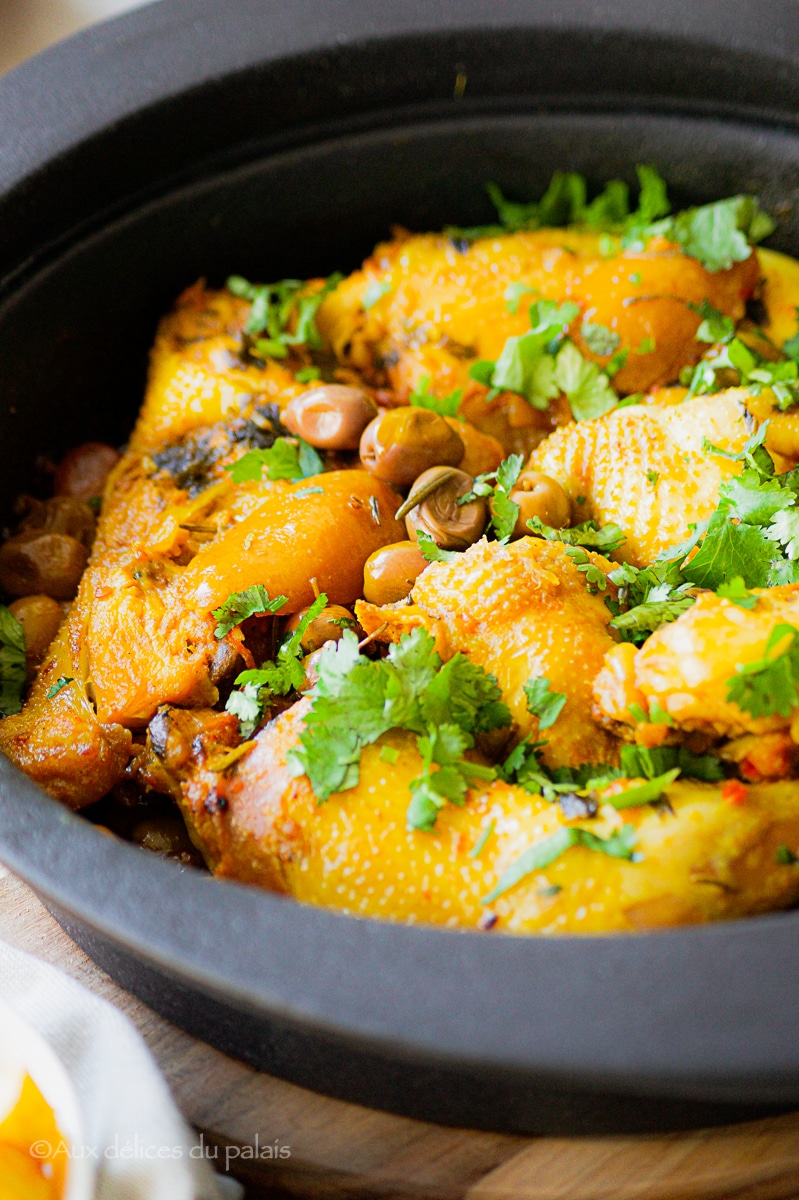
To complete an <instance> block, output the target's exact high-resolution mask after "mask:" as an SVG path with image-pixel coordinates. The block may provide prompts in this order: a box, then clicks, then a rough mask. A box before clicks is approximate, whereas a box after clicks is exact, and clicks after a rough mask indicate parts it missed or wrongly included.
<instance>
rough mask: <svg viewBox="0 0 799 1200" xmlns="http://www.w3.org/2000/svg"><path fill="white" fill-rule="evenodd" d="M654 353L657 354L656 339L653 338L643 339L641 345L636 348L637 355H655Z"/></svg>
mask: <svg viewBox="0 0 799 1200" xmlns="http://www.w3.org/2000/svg"><path fill="white" fill-rule="evenodd" d="M654 352H655V339H654V338H653V337H645V338H643V339H642V341H641V343H640V345H638V346H636V347H635V353H636V354H654Z"/></svg>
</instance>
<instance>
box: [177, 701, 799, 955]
mask: <svg viewBox="0 0 799 1200" xmlns="http://www.w3.org/2000/svg"><path fill="white" fill-rule="evenodd" d="M308 703H309V702H308V701H307V700H304V701H301V702H300V703H299V704H297V705H295V706H294V707H293V708H292V709H290V710H289V711H288V712H286V713H284V714H283V715H282V716H280V717H278V718H277V720H276V721H274V722H273V723H272V724H271V725H269V726H267V727H266V728H265V729H263V730H262V731H261V733H259V734H258V736H257V738H256V739H255V744H254V746H253V747H252V748H251V749H250V750H249V752H248V753H246V754H243V755H241V756H240V757H239V758H238V759H237V760H235V761H234V762H232V763H231V764H230V765H229V766H225V765H224V760H221V765H220V761H216V762H213V760H212V761H210V762H208V761H205V760H204V761H202V762H200V763H196V762H195V763H194V764H193V769H191V768H190V769H189V772H188V777H187V778H185V779H184V783H183V789H182V792H183V799H182V801H181V804H182V809H183V813H184V816H185V818H186V821H187V824H188V826H189V830H190V832H191V835H192V838H193V840H194V842H195V844H196V845H197V846H198V847H199V848H200V849H201V851H202V852H203V854H204V855H205V858H206V860H207V862H208V864H209V866H210V867H211V869H212V870H213V871H214V872H215V873H216V874H217V875H220V876H224V877H226V878H228V879H236V880H239V881H241V882H242V883H251V884H256V885H258V886H260V887H266V888H269V889H272V890H274V891H279V892H285V893H287V894H289V895H291V896H293V897H294V898H295V899H297V900H301V901H304V902H306V903H311V904H320V905H325V906H327V907H330V908H337V909H340V910H342V911H344V912H347V913H352V914H355V915H357V916H371V917H383V918H385V919H388V920H394V921H408V922H419V923H426V924H434V925H449V926H458V927H466V928H476V927H479V928H490V927H492V925H495V926H496V928H497V929H500V930H505V931H508V932H513V933H596V932H598V931H603V932H605V931H628V930H638V929H646V928H652V927H657V926H665V925H676V924H681V923H692V922H701V921H709V920H718V919H721V918H724V917H739V916H744V915H747V914H749V913H758V912H765V911H770V910H772V909H777V908H785V907H787V906H788V905H790V904H792V903H794V902H795V901H796V900H797V898H799V869H798V868H796V867H795V866H790V865H785V864H784V863H782V862H779V861H778V858H777V848H778V847H779V846H781V845H784V844H787V845H789V846H793V847H796V846H797V843H798V842H799V788H797V787H796V785H795V784H771V785H766V786H762V787H751V788H749V789H743V788H742V789H741V790H742V791H743V792H745V796H744V798H743V802H742V803H730V802H728V801H727V800H726V799H725V798H724V795H725V793H724V791H723V788H722V787H721V786H720V785H708V784H701V783H693V782H685V783H682V782H680V781H678V782H677V783H675V784H672V785H671V787H669V788H668V799H669V806H670V807H662V808H652V807H651V806H649V805H645V806H642V807H637V808H630V809H627V810H625V811H624V812H623V813H618V812H616V810H615V809H613V808H611V807H609V806H607V805H603V806H602V807H601V808H600V810H599V814H598V816H597V817H595V818H594V819H592V820H579V821H572V822H568V821H566V820H565V818H564V816H563V813H562V811H561V809H560V806H559V805H557V804H549V803H548V802H546V801H544V800H542V799H541V798H540V797H536V796H531V795H529V794H528V793H527V792H525V791H523V790H522V789H521V788H518V787H512V786H510V785H508V784H505V783H501V782H494V783H491V784H488V785H487V786H486V787H485V789H484V790H474V791H472V792H471V793H469V797H468V799H467V803H466V805H465V806H464V807H462V808H457V807H455V806H453V805H448V806H447V807H446V808H445V809H443V810H442V812H441V813H440V814H439V816H438V820H437V822H436V831H435V834H434V835H433V834H430V833H424V832H420V831H418V830H408V828H407V826H406V819H405V813H406V809H407V807H408V802H409V800H410V795H411V793H410V791H409V787H408V785H409V783H410V781H411V780H412V779H414V778H415V777H416V776H418V775H419V774H420V772H421V769H422V761H421V758H420V756H419V754H418V751H417V750H416V746H415V744H414V739H413V735H411V734H406V733H400V732H392V733H388V734H384V735H383V737H382V738H381V739H380V741H379V742H378V743H376V744H375V745H372V746H367V747H365V749H364V751H363V753H362V756H361V766H360V780H359V782H358V784H357V785H356V786H355V787H354V788H351V789H349V790H348V791H345V792H339V793H337V794H334V795H332V796H331V797H330V799H329V800H327V801H326V802H325V803H324V804H319V803H318V801H317V799H316V796H315V795H314V793H313V792H312V790H311V787H310V784H309V782H308V780H307V778H306V777H305V776H301V777H300V778H295V777H293V776H292V774H291V772H290V771H289V769H288V768H287V766H286V757H285V756H286V751H287V750H288V749H289V748H290V747H292V746H294V745H296V744H297V739H298V736H299V734H300V732H301V730H302V720H303V717H304V715H305V713H306V712H307V710H308ZM384 746H388V747H390V748H391V749H392V750H393V751H396V753H397V760H396V762H395V763H393V765H392V766H391V767H390V768H389V767H388V766H387V765H386V763H385V761H384V760H383V759H382V758H381V750H382V748H383V747H384ZM392 758H393V755H392ZM184 774H185V772H184ZM612 786H613V788H614V789H615V790H620V789H621V788H622V787H624V786H627V785H624V784H621V783H616V784H614V785H612ZM740 798H741V797H740V793H739V792H738V791H736V793H735V799H740ZM625 823H630V824H632V825H633V826H634V827H635V832H636V838H637V840H636V844H635V853H636V861H627V860H624V859H620V858H614V857H611V856H609V855H607V854H603V853H600V852H598V851H597V850H594V849H589V848H587V847H586V846H584V845H578V846H572V847H571V848H569V849H566V850H565V851H564V852H563V853H562V854H560V855H559V856H558V857H557V858H555V859H554V861H552V862H551V863H550V864H549V865H548V866H545V867H543V868H540V869H538V870H534V871H532V872H531V873H530V874H529V875H527V876H526V877H525V878H524V879H522V881H521V882H519V883H517V884H516V886H515V887H512V888H510V889H509V890H508V891H506V892H504V894H502V895H501V896H500V897H499V898H497V899H495V900H494V901H493V902H492V903H491V904H490V905H486V904H484V903H482V900H483V898H484V897H486V896H487V895H488V894H490V892H491V890H492V889H493V888H494V887H495V886H496V884H497V881H498V880H499V878H500V876H501V875H502V873H503V872H504V871H505V870H506V869H507V868H508V867H509V866H510V865H511V864H513V863H515V862H516V861H517V860H518V859H519V858H520V856H521V855H522V854H523V853H524V852H525V851H526V850H528V849H529V848H530V847H531V846H534V845H536V844H539V843H540V842H541V841H542V840H543V839H545V838H547V837H549V836H551V835H552V834H554V833H557V832H558V831H562V830H563V829H564V827H565V826H568V825H571V826H572V827H574V828H581V829H585V830H588V831H589V832H590V833H594V834H596V835H597V836H599V837H602V838H607V837H609V836H613V835H616V834H618V832H619V829H620V828H621V827H622V826H623V825H624V824H625ZM487 829H491V831H492V832H491V833H490V834H489V836H488V837H487V839H486V840H485V843H484V847H483V849H482V850H481V852H480V853H479V855H477V856H473V854H472V851H474V849H475V847H476V845H477V843H478V841H479V839H480V838H481V837H484V835H485V833H486V830H487ZM638 856H640V858H638Z"/></svg>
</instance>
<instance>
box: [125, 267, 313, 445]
mask: <svg viewBox="0 0 799 1200" xmlns="http://www.w3.org/2000/svg"><path fill="white" fill-rule="evenodd" d="M249 313H250V305H249V303H248V302H247V301H245V300H240V299H238V298H237V297H236V296H233V295H232V294H231V293H230V292H228V291H224V290H222V291H211V290H209V289H207V288H206V287H205V285H204V283H202V282H200V283H197V284H195V285H194V286H193V287H190V288H188V289H187V290H186V291H185V292H184V293H183V294H182V296H180V297H179V299H178V302H177V305H176V307H175V310H174V312H171V313H170V314H169V315H168V316H166V317H164V319H163V320H162V321H161V324H160V325H159V327H158V333H157V335H156V339H155V344H154V346H153V349H152V351H151V354H150V371H149V378H148V383H147V392H146V395H145V399H144V405H143V407H142V410H141V413H140V415H139V419H138V421H137V423H136V428H135V430H134V431H133V436H132V438H131V443H130V445H131V450H133V451H138V452H142V451H146V450H150V449H153V448H156V449H157V448H160V447H161V445H162V443H163V442H164V441H165V440H166V439H167V438H168V439H170V440H177V439H178V438H180V437H182V436H183V435H184V434H187V433H190V432H191V431H192V430H193V429H197V428H200V427H202V426H208V425H215V424H216V423H217V422H219V421H225V420H228V421H229V420H231V419H235V418H236V417H242V416H246V415H247V414H248V412H249V411H250V410H252V408H253V406H255V405H266V404H269V403H278V404H280V405H281V407H285V405H286V404H288V402H289V400H290V399H291V397H292V396H294V395H297V394H299V393H300V392H302V391H304V390H305V388H306V387H307V385H306V384H299V383H297V382H296V381H295V379H294V375H293V373H292V372H291V371H290V370H288V369H287V367H286V366H285V365H284V364H283V363H282V362H280V361H278V360H277V359H274V358H267V359H266V361H265V363H264V365H259V363H258V362H257V361H253V360H252V359H251V358H248V357H247V356H246V354H244V353H243V351H244V344H243V333H244V326H245V325H246V323H247V318H248V316H249Z"/></svg>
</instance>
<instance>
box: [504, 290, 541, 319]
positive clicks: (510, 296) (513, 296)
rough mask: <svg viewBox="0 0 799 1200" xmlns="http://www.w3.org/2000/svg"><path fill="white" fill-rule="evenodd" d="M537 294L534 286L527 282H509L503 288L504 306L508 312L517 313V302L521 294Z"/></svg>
mask: <svg viewBox="0 0 799 1200" xmlns="http://www.w3.org/2000/svg"><path fill="white" fill-rule="evenodd" d="M530 295H532V296H537V295H538V292H536V290H535V288H531V287H530V285H529V284H527V283H509V284H508V286H507V287H506V288H505V307H506V309H507V310H508V312H509V313H514V314H515V313H517V312H518V311H519V303H520V301H521V298H522V296H530Z"/></svg>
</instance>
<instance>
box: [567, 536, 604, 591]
mask: <svg viewBox="0 0 799 1200" xmlns="http://www.w3.org/2000/svg"><path fill="white" fill-rule="evenodd" d="M566 554H567V555H568V557H569V558H570V559H571V560H572V562H573V563H574V565H575V566H576V568H577V570H578V571H579V572H580V573H581V574H582V575H585V583H586V587H587V588H588V590H589V592H604V591H606V589H607V586H608V581H607V576H606V575H605V572H604V571H603V570H602V569H601V567H598V566H596V564H595V563H592V562H591V559H590V558H589V557H588V553H587V552H586V551H585V550H583V548H582V546H567V548H566Z"/></svg>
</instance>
